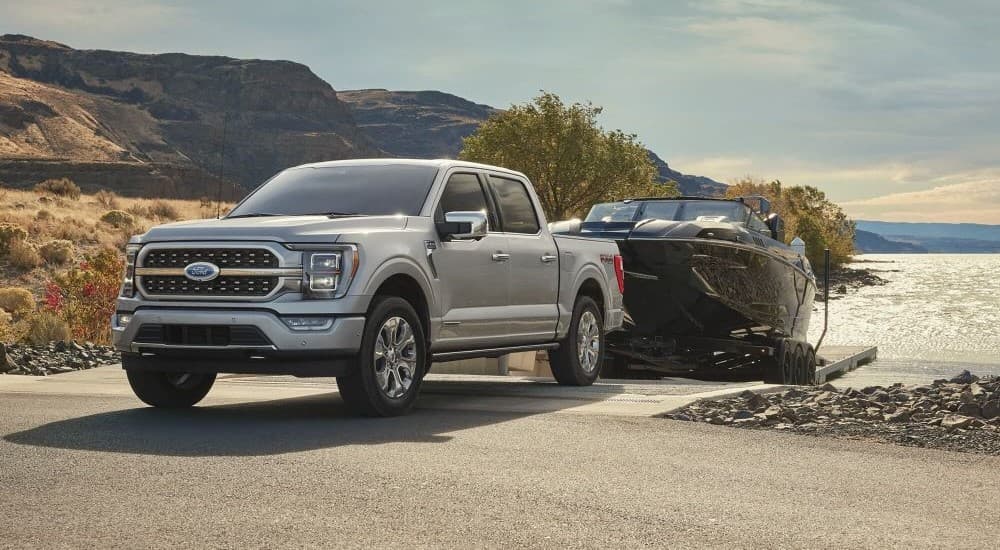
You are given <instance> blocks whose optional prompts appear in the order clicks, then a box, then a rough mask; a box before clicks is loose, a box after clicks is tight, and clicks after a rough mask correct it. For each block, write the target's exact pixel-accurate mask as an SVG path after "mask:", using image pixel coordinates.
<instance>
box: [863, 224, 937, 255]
mask: <svg viewBox="0 0 1000 550" xmlns="http://www.w3.org/2000/svg"><path fill="white" fill-rule="evenodd" d="M854 249H855V250H857V251H858V252H860V253H863V254H877V253H882V254H884V253H890V252H900V253H908V254H914V253H921V252H927V249H925V248H923V247H921V246H918V245H915V244H913V243H908V242H900V241H891V240H889V239H886V238H885V237H883V236H882V235H879V234H877V233H871V232H868V231H862V230H861V229H858V230H857V231H855V232H854Z"/></svg>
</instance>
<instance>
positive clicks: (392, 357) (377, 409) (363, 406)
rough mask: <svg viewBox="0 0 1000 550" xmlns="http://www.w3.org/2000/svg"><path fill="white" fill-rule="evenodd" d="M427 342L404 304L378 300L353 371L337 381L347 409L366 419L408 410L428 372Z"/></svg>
mask: <svg viewBox="0 0 1000 550" xmlns="http://www.w3.org/2000/svg"><path fill="white" fill-rule="evenodd" d="M426 342H427V341H426V340H425V339H424V329H423V326H422V325H421V324H420V318H419V317H418V316H417V312H416V310H414V309H413V306H412V305H410V303H409V302H407V301H406V300H404V299H402V298H398V297H396V296H379V297H377V298H376V299H375V303H374V304H373V305H372V307H371V309H370V312H369V315H368V321H367V322H366V323H365V332H364V334H363V335H362V337H361V350H360V352H359V355H358V368H357V370H356V371H355V372H353V373H351V374H350V375H348V376H339V377H337V387H338V388H339V389H340V396H341V397H342V398H343V399H344V402H345V403H346V404H347V406H348V407H349V408H350V409H351V410H353V411H354V412H357V413H360V414H362V415H365V416H399V415H403V414H406V413H407V412H409V411H410V409H412V408H413V404H414V402H415V401H416V399H417V394H418V393H419V391H420V383H421V381H422V380H423V376H424V373H425V372H426V370H427V343H426Z"/></svg>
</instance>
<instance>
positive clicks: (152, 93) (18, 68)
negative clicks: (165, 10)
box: [0, 35, 382, 196]
mask: <svg viewBox="0 0 1000 550" xmlns="http://www.w3.org/2000/svg"><path fill="white" fill-rule="evenodd" d="M223 129H225V137H224V139H223ZM223 143H224V144H225V158H224V159H223V158H222V155H221V152H222V150H223ZM381 154H382V153H381V151H380V150H379V149H378V148H377V147H376V146H374V145H373V144H372V142H371V141H370V140H369V138H368V137H367V135H366V134H364V133H363V132H361V131H360V130H359V129H358V127H357V126H356V125H355V123H354V120H353V118H352V117H351V113H350V110H349V109H348V108H347V107H346V106H345V105H344V104H343V103H342V102H341V101H340V100H339V99H338V98H337V93H336V91H334V89H333V88H332V87H331V86H330V85H329V84H327V83H326V82H325V81H323V80H322V79H320V78H319V77H317V76H316V75H315V74H313V73H312V72H311V71H310V70H309V68H308V67H306V66H304V65H301V64H298V63H293V62H290V61H262V60H239V59H232V58H228V57H209V56H194V55H186V54H177V53H170V54H159V55H145V54H134V53H126V52H111V51H102V50H75V49H73V48H70V47H68V46H65V45H62V44H58V43H55V42H46V41H42V40H37V39H34V38H30V37H26V36H21V35H3V36H0V157H2V158H0V163H2V164H0V174H3V176H2V177H3V179H5V180H6V183H7V184H8V185H15V186H26V185H31V184H33V183H35V182H37V181H38V180H40V179H44V178H47V177H57V176H63V175H65V176H69V177H72V178H74V179H76V180H78V182H79V183H81V185H82V186H83V187H84V188H85V189H87V188H92V187H97V186H103V185H102V184H106V182H110V184H106V186H110V187H118V186H116V185H114V182H115V181H118V180H122V179H124V180H127V181H128V182H131V184H130V186H129V187H127V188H117V189H116V190H118V191H119V192H122V193H130V194H166V195H167V196H171V195H192V194H205V191H204V190H201V189H199V190H197V191H198V192H197V193H194V190H192V189H188V187H191V186H196V187H197V186H198V185H199V184H201V183H202V182H204V183H206V184H208V185H207V187H208V188H209V189H211V188H212V187H213V185H211V181H212V180H211V176H210V175H209V174H213V175H217V174H219V173H220V171H224V173H225V177H226V179H227V180H228V181H232V182H235V183H236V184H239V185H240V186H243V187H244V188H251V187H253V186H255V185H256V184H258V183H260V182H261V181H262V180H263V179H265V178H267V177H269V176H271V175H273V174H274V173H275V172H276V171H278V170H279V169H281V168H284V167H287V166H290V165H295V164H301V163H305V162H312V161H317V160H325V159H338V158H353V157H363V156H379V155H381ZM223 162H224V164H223ZM81 163H83V166H84V168H86V169H85V170H81V169H80V168H81ZM122 173H128V177H127V178H123V177H122V176H121V174H122ZM81 177H82V181H81ZM171 184H172V185H174V186H175V187H176V186H180V187H181V188H182V189H171V188H170V187H169V185H171ZM165 186H166V187H165ZM227 188H228V186H227Z"/></svg>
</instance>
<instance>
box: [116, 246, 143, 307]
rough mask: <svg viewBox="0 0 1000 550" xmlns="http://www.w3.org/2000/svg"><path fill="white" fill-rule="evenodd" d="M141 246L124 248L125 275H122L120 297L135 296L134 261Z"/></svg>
mask: <svg viewBox="0 0 1000 550" xmlns="http://www.w3.org/2000/svg"><path fill="white" fill-rule="evenodd" d="M141 248H142V245H141V244H130V245H126V246H125V274H124V275H122V291H121V293H120V294H121V296H123V297H125V298H131V297H133V296H135V283H134V282H133V281H134V280H135V259H136V257H137V256H138V255H139V249H141Z"/></svg>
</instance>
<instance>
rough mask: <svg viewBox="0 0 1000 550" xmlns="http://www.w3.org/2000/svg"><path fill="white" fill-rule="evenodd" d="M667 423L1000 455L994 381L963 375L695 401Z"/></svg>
mask: <svg viewBox="0 0 1000 550" xmlns="http://www.w3.org/2000/svg"><path fill="white" fill-rule="evenodd" d="M667 418H672V419H674V420H688V421H694V422H707V423H710V424H717V425H723V426H733V427H737V428H748V429H768V430H785V431H789V432H795V433H801V434H809V435H820V436H833V437H845V438H850V439H871V440H878V441H883V442H887V443H894V444H897V445H907V446H915V447H929V448H937V449H947V450H952V451H961V452H970V453H981V454H989V455H1000V377H987V378H982V379H980V378H979V377H977V376H976V375H974V374H972V373H970V372H969V371H963V372H962V373H961V374H959V375H958V376H955V377H954V378H952V379H950V380H943V379H942V380H935V381H934V383H933V384H930V385H919V386H904V385H903V384H893V385H891V386H869V387H866V388H862V389H860V390H859V389H854V388H844V389H838V388H837V387H835V386H833V385H831V384H824V385H822V386H818V387H802V388H793V389H790V390H787V391H784V392H781V393H775V394H770V395H761V394H757V393H753V392H751V391H745V392H743V393H742V394H740V395H739V396H738V397H735V398H731V399H723V400H718V401H700V402H698V403H695V404H693V405H690V406H688V407H685V408H684V409H681V410H679V411H677V412H675V413H673V414H670V415H667Z"/></svg>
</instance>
